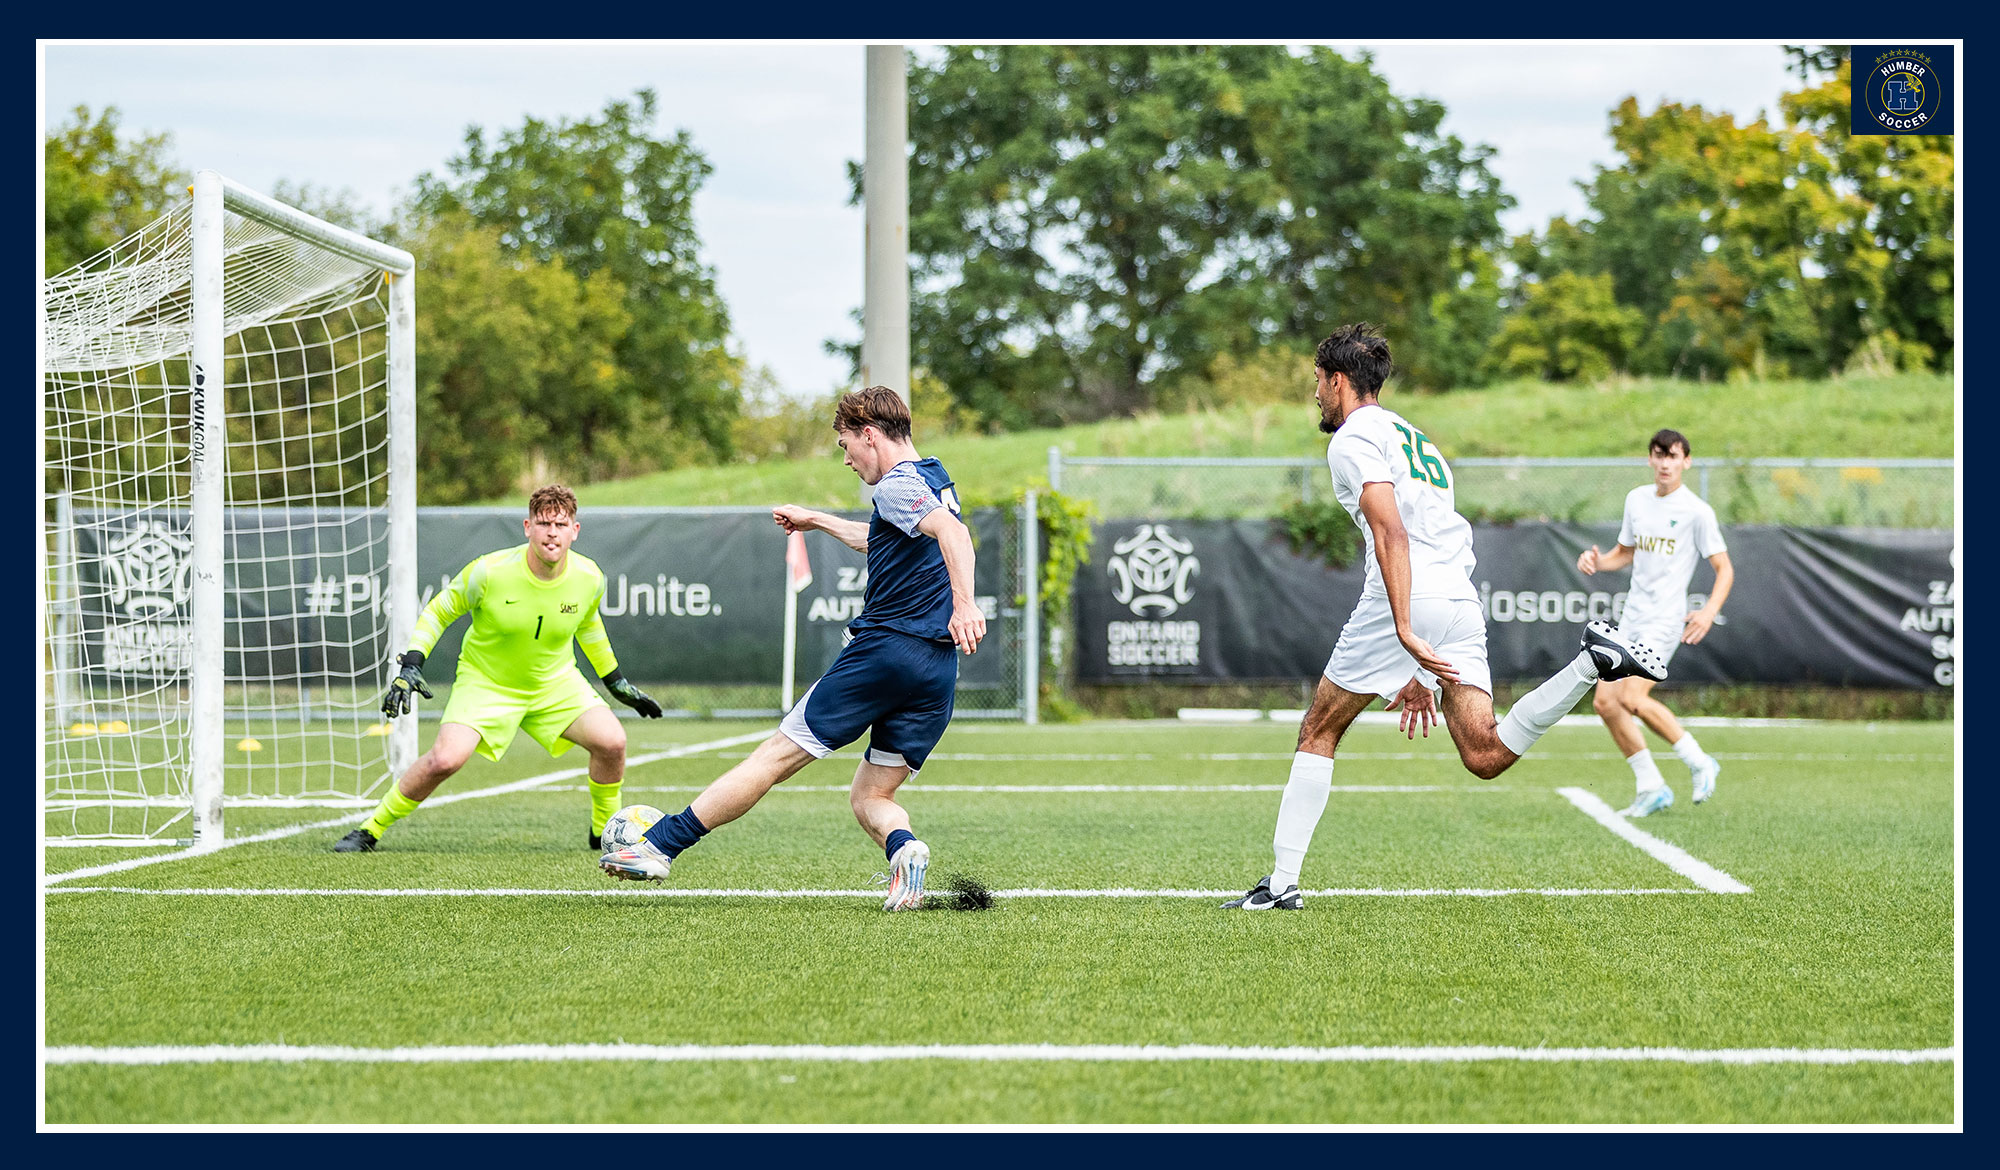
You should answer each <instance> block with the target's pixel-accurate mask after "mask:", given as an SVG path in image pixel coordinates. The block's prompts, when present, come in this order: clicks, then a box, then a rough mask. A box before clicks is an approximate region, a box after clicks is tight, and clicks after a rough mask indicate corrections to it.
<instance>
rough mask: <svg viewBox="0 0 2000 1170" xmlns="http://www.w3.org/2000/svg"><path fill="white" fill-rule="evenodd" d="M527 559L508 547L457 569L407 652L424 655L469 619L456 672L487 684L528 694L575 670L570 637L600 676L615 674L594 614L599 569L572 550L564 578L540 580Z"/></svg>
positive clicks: (599, 594)
mask: <svg viewBox="0 0 2000 1170" xmlns="http://www.w3.org/2000/svg"><path fill="white" fill-rule="evenodd" d="M529 555H530V551H529V548H528V546H527V545H525V544H520V545H515V546H514V547H513V548H509V549H502V550H501V551H499V552H496V553H488V554H486V555H485V556H483V557H480V558H479V559H478V560H476V561H473V562H472V563H471V564H469V565H467V566H465V568H463V569H461V570H460V571H459V574H458V576H456V577H453V578H452V580H451V584H450V585H449V586H447V587H445V589H444V590H443V591H442V592H440V593H439V594H438V595H437V596H436V597H433V598H431V603H430V604H429V605H426V606H425V607H424V612H423V616H421V617H419V618H418V619H417V630H416V633H415V634H414V635H413V636H412V637H411V639H410V649H412V650H421V651H422V652H424V653H425V654H429V653H430V652H431V648H432V647H434V646H436V645H437V641H438V639H439V638H441V637H443V636H444V631H445V628H446V627H447V626H449V625H451V623H453V622H455V621H457V620H458V619H459V618H461V617H463V616H465V615H466V614H468V613H469V614H471V615H472V628H471V629H469V630H467V631H466V633H465V648H464V649H463V650H461V651H460V652H459V657H458V669H459V673H460V674H464V673H465V672H466V671H472V672H474V673H476V674H478V675H479V676H480V677H481V678H482V679H484V680H485V681H486V682H488V683H490V684H492V685H493V686H496V687H502V688H505V689H506V690H510V691H517V692H520V693H523V694H533V693H535V692H537V691H541V690H543V689H545V688H546V687H548V686H549V685H550V684H552V683H554V682H556V681H558V680H560V679H561V678H562V677H563V675H564V673H565V672H572V673H573V672H575V670H576V658H575V656H574V655H573V654H571V652H570V648H569V643H570V639H571V638H575V639H576V640H577V641H578V642H579V643H581V644H582V646H583V653H584V655H585V656H586V657H588V658H589V659H590V665H591V667H592V668H593V669H595V670H596V671H597V674H598V677H599V678H602V677H603V676H605V675H607V674H610V673H611V672H612V671H613V670H616V669H617V668H618V658H617V656H616V655H614V654H612V653H611V639H610V638H608V637H606V636H605V634H604V620H603V619H602V618H600V617H599V616H598V614H597V603H598V602H599V601H601V600H603V597H604V570H602V569H600V568H598V567H597V562H595V561H593V560H591V559H590V558H589V557H586V556H584V555H583V554H581V553H579V552H577V551H576V550H574V549H571V550H570V553H569V563H568V564H567V565H566V566H565V567H564V569H563V575H562V576H560V577H558V578H556V579H555V580H553V581H543V580H541V579H539V578H537V577H536V576H535V574H534V573H533V572H532V571H531V570H530V569H529V568H528V557H529Z"/></svg>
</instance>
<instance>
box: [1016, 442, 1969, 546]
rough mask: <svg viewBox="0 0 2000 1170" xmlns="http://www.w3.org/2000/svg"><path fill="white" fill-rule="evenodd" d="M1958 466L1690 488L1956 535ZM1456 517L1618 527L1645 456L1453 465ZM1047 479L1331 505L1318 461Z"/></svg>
mask: <svg viewBox="0 0 2000 1170" xmlns="http://www.w3.org/2000/svg"><path fill="white" fill-rule="evenodd" d="M1954 466H1955V464H1954V463H1953V461H1952V460H1949V459H1782V458H1769V459H1703V460H1699V461H1697V462H1696V463H1695V465H1694V466H1693V467H1691V468H1690V469H1689V470H1688V473H1687V480H1686V482H1687V484H1688V486H1690V487H1692V488H1693V489H1694V491H1695V494H1697V495H1699V496H1700V497H1701V498H1702V499H1704V500H1706V501H1708V503H1709V504H1710V505H1712V506H1713V507H1714V508H1715V511H1716V515H1717V516H1718V517H1719V518H1720V519H1721V520H1722V522H1723V523H1724V524H1787V525H1795V526H1801V527H1857V528H1859V527H1869V528H1951V527H1952V526H1953V519H1954V505H1953V476H1952V469H1953V467H1954ZM1451 469H1452V472H1453V474H1454V475H1455V477H1456V479H1457V483H1456V484H1455V485H1454V488H1455V492H1456V495H1457V499H1458V510H1459V511H1460V512H1461V513H1463V514H1464V515H1465V517H1466V518H1467V519H1469V520H1472V521H1474V522H1475V523H1482V522H1484V523H1506V522H1509V521H1515V520H1561V521H1568V522H1571V523H1579V524H1583V523H1611V524H1615V523H1617V522H1618V520H1619V518H1620V516H1621V515H1622V513H1623V509H1624V503H1625V495H1626V493H1627V492H1629V491H1631V490H1632V489H1633V488H1635V487H1639V486H1642V485H1644V484H1646V483H1648V482H1650V481H1651V474H1652V473H1651V471H1650V470H1649V468H1648V467H1647V464H1646V461H1645V460H1644V459H1610V458H1604V459H1491V458H1467V459H1454V460H1452V461H1451ZM1049 482H1050V484H1051V485H1052V486H1053V487H1054V488H1055V489H1056V490H1057V491H1060V492H1062V493H1064V494H1065V495H1068V496H1071V497H1073V498H1078V499H1085V500H1089V501H1090V502H1091V503H1092V504H1094V505H1095V506H1096V508H1097V512H1098V514H1099V515H1100V516H1107V517H1113V516H1174V517H1181V518H1187V519H1196V518H1211V517H1213V518H1220V517H1234V516H1266V515H1275V514H1277V513H1279V512H1281V511H1283V510H1284V509H1285V508H1287V507H1288V506H1290V505H1292V504H1293V503H1296V502H1298V501H1301V500H1304V501H1312V500H1331V498H1332V495H1333V488H1332V486H1331V484H1330V483H1329V481H1328V479H1327V469H1326V461H1325V460H1324V459H1321V458H1312V457H1307V458H1235V459H1230V458H1195V457H1189V458H1123V457H1111V456H1065V455H1063V454H1062V453H1061V451H1060V450H1058V449H1056V448H1050V450H1049Z"/></svg>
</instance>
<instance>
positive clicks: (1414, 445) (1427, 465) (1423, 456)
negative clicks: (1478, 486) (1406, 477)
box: [1394, 423, 1451, 487]
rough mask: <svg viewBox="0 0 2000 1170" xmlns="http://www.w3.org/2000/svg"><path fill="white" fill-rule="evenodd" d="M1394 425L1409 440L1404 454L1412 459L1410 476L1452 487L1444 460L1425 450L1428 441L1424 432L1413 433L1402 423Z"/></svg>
mask: <svg viewBox="0 0 2000 1170" xmlns="http://www.w3.org/2000/svg"><path fill="white" fill-rule="evenodd" d="M1394 425H1395V428H1396V429H1397V430H1399V431H1401V432H1403V438H1405V439H1407V440H1409V441H1408V442H1405V443H1404V444H1403V455H1404V456H1405V457H1406V458H1408V459H1409V461H1410V478H1411V479H1421V480H1425V481H1427V482H1429V483H1433V484H1436V485H1437V486H1438V487H1450V486H1451V484H1450V483H1449V482H1447V481H1446V479H1445V474H1444V460H1442V459H1439V458H1438V457H1437V456H1435V455H1433V454H1431V453H1430V452H1429V451H1426V450H1424V443H1425V442H1427V441H1428V440H1427V439H1425V437H1424V433H1423V432H1422V431H1418V432H1416V433H1415V434H1414V435H1413V434H1411V432H1410V428H1408V427H1406V426H1404V425H1402V424H1401V423H1396V424H1394ZM1419 463H1421V464H1422V466H1421V467H1420V466H1418V464H1419Z"/></svg>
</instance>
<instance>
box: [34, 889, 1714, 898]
mask: <svg viewBox="0 0 2000 1170" xmlns="http://www.w3.org/2000/svg"><path fill="white" fill-rule="evenodd" d="M48 892H49V893H50V894H52V895H53V894H141V895H145V896H149V897H161V898H874V899H880V898H881V897H882V889H881V887H879V886H877V887H875V888H873V889H866V890H776V889H762V890H757V889H743V890H726V889H699V888H693V887H687V888H680V887H674V886H655V885H642V886H627V885H617V886H604V887H598V888H592V889H572V890H565V889H514V888H508V887H494V888H489V889H464V888H445V889H298V888H274V889H249V888H238V887H233V886H218V887H213V888H200V889H197V888H183V889H151V888H147V887H144V886H60V887H57V888H54V889H51V890H49V891H48ZM1710 892H1711V891H1708V890H1691V889H1687V888H1685V887H1682V886H1675V887H1674V888H1672V889H1615V890H1614V889H1558V888H1548V889H1479V888H1475V887H1461V888H1457V889H1447V888H1442V887H1441V888H1438V889H1379V888H1378V889H1329V890H1305V891H1303V893H1305V894H1306V895H1308V896H1310V897H1315V898H1320V897H1326V898H1510V897H1521V896H1526V897H1543V898H1595V897H1633V896H1643V895H1651V894H1676V895H1678V894H1707V893H1710ZM1242 893H1243V891H1241V890H1189V889H1157V890H1142V889H1134V888H1131V887H1118V888H1114V889H1105V890H1059V889H1047V888H1030V889H1018V890H994V891H993V896H994V897H996V898H1079V899H1088V900H1091V901H1097V900H1100V899H1105V898H1234V897H1238V896H1240V895H1241V894H1242Z"/></svg>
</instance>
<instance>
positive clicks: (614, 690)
mask: <svg viewBox="0 0 2000 1170" xmlns="http://www.w3.org/2000/svg"><path fill="white" fill-rule="evenodd" d="M604 685H605V686H606V687H608V688H610V690H611V695H612V697H613V698H615V699H617V700H618V701H619V702H621V703H623V704H625V705H626V706H627V707H630V708H632V709H633V710H634V711H637V712H638V713H639V716H640V718H642V719H658V718H660V716H661V714H662V712H661V711H660V704H659V702H658V701H657V700H655V699H654V698H653V696H651V695H649V694H647V693H646V692H644V691H642V690H640V689H639V688H638V687H635V686H633V685H632V684H631V683H630V682H628V681H626V678H625V672H624V671H622V670H614V671H612V672H611V673H610V674H607V675H605V676H604Z"/></svg>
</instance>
